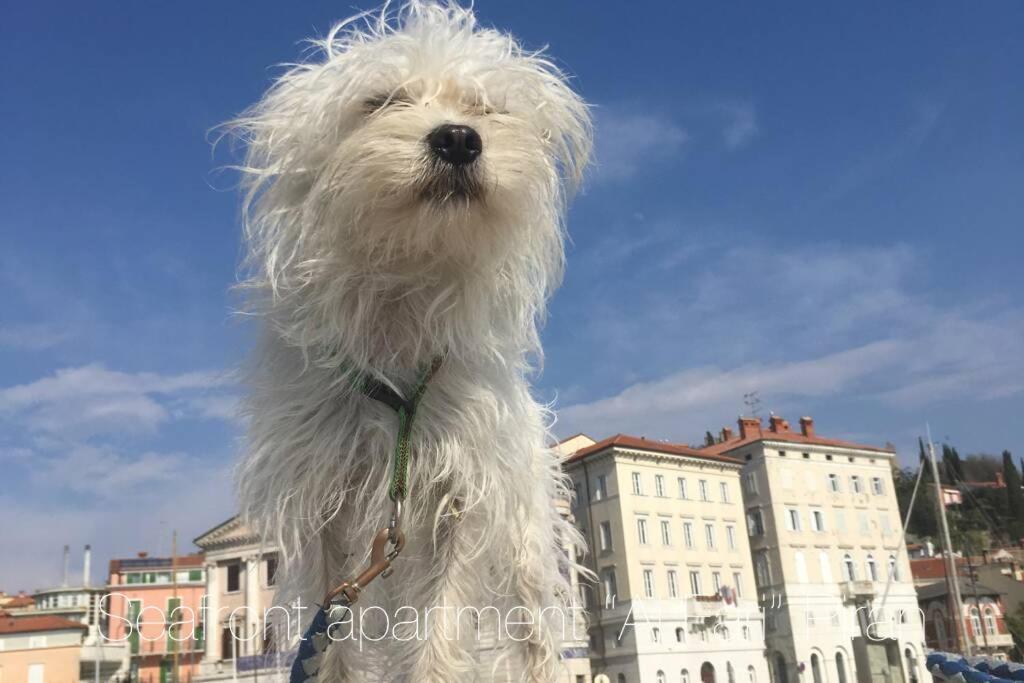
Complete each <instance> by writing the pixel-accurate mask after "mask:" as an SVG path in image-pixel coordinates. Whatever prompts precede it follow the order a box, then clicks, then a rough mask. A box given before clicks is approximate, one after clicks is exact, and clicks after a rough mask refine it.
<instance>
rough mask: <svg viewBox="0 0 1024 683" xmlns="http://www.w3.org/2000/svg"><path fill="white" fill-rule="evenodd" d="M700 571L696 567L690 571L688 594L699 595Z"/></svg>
mask: <svg viewBox="0 0 1024 683" xmlns="http://www.w3.org/2000/svg"><path fill="white" fill-rule="evenodd" d="M700 594H701V592H700V572H699V571H697V570H696V569H694V570H691V571H690V595H691V596H697V595H700Z"/></svg>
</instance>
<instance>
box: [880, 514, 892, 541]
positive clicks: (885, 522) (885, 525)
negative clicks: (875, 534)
mask: <svg viewBox="0 0 1024 683" xmlns="http://www.w3.org/2000/svg"><path fill="white" fill-rule="evenodd" d="M878 521H879V523H880V524H881V526H882V533H883V534H885V535H886V536H888V535H889V534H891V533H892V524H890V522H889V513H888V512H883V513H882V514H880V515H879V516H878Z"/></svg>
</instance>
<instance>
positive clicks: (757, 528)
mask: <svg viewBox="0 0 1024 683" xmlns="http://www.w3.org/2000/svg"><path fill="white" fill-rule="evenodd" d="M747 530H748V532H749V533H750V535H751V536H764V517H762V516H761V511H760V510H758V509H757V508H755V509H753V510H748V511H747Z"/></svg>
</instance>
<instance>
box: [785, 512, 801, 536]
mask: <svg viewBox="0 0 1024 683" xmlns="http://www.w3.org/2000/svg"><path fill="white" fill-rule="evenodd" d="M786 529H787V530H788V531H800V510H798V509H797V508H786Z"/></svg>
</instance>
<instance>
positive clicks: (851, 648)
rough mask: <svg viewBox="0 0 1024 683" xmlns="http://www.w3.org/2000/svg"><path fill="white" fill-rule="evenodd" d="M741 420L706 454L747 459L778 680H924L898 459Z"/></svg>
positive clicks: (754, 543) (779, 423) (889, 452)
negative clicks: (895, 476) (897, 484)
mask: <svg viewBox="0 0 1024 683" xmlns="http://www.w3.org/2000/svg"><path fill="white" fill-rule="evenodd" d="M800 426H801V429H800V431H799V432H794V431H792V430H791V429H790V427H789V424H788V423H787V422H786V421H785V420H783V419H782V418H779V417H775V416H773V417H772V418H771V420H770V423H769V425H768V427H767V428H762V425H761V420H760V419H759V418H740V420H739V433H738V434H734V433H733V432H732V430H731V429H723V430H722V432H721V434H720V436H719V439H718V440H717V443H714V444H711V445H709V446H706V447H705V448H702V449H701V451H700V452H701V453H706V454H708V455H725V456H732V457H734V458H737V459H739V460H740V461H741V462H743V463H744V464H743V498H744V502H745V504H746V517H747V527H748V529H749V532H750V547H751V551H752V552H753V561H754V573H755V577H756V580H757V585H758V591H759V593H760V595H761V605H762V608H763V610H764V613H765V642H766V645H767V648H768V661H769V667H770V669H771V671H772V676H773V679H774V681H775V683H797V682H799V683H851V682H852V681H858V683H872V682H873V683H902V682H906V683H912V682H916V681H919V680H923V677H925V676H927V675H928V674H927V672H926V671H925V669H924V668H923V658H922V655H923V652H924V640H925V639H924V631H923V628H922V624H921V621H920V618H919V615H918V606H917V596H916V593H915V591H914V584H913V577H912V576H911V572H910V565H909V562H908V558H907V550H906V547H905V545H904V544H903V542H902V534H901V531H902V528H901V518H900V511H899V509H898V506H897V501H896V494H895V491H894V487H893V480H892V468H893V465H894V463H895V457H896V454H895V452H894V451H893V449H891V448H878V447H874V446H864V445H859V444H855V443H850V442H846V441H839V440H836V439H827V438H822V437H820V436H818V435H817V434H816V433H815V431H814V422H813V420H811V419H810V418H801V420H800Z"/></svg>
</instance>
